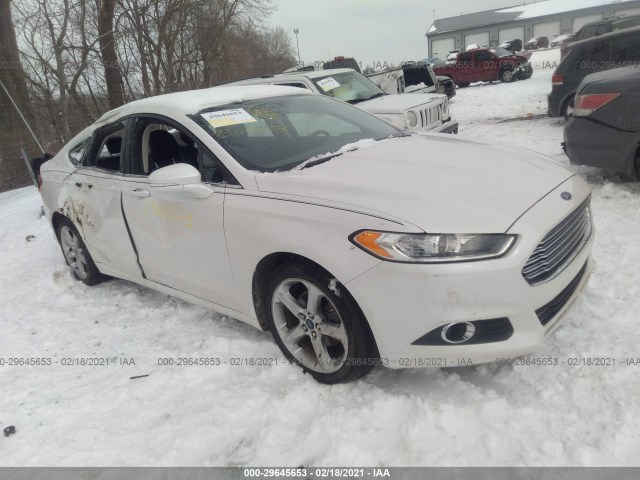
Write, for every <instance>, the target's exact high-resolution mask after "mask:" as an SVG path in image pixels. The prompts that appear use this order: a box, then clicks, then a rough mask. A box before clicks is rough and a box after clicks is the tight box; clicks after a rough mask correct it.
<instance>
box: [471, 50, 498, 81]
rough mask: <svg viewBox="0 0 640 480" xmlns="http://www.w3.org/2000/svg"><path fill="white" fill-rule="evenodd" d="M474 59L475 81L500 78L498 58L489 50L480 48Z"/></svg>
mask: <svg viewBox="0 0 640 480" xmlns="http://www.w3.org/2000/svg"><path fill="white" fill-rule="evenodd" d="M475 54H476V56H475V59H474V61H473V65H474V68H473V70H474V78H475V80H474V81H488V80H496V79H497V78H498V73H497V70H498V58H497V57H496V56H495V55H494V54H493V53H491V52H489V51H487V50H478V51H477V52H475Z"/></svg>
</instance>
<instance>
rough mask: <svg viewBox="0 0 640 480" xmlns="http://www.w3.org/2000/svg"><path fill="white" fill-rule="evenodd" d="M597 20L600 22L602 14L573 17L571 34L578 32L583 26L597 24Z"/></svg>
mask: <svg viewBox="0 0 640 480" xmlns="http://www.w3.org/2000/svg"><path fill="white" fill-rule="evenodd" d="M598 20H602V14H601V13H596V14H594V15H582V16H581V17H573V30H571V31H572V32H573V33H576V32H577V31H578V30H580V29H581V28H582V26H583V25H586V24H587V23H591V22H597V21H598Z"/></svg>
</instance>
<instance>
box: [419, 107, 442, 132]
mask: <svg viewBox="0 0 640 480" xmlns="http://www.w3.org/2000/svg"><path fill="white" fill-rule="evenodd" d="M443 117H444V102H441V103H439V104H437V105H431V106H429V107H427V108H425V109H423V110H420V122H421V126H422V129H423V130H431V129H432V128H435V127H438V126H440V125H442V120H443Z"/></svg>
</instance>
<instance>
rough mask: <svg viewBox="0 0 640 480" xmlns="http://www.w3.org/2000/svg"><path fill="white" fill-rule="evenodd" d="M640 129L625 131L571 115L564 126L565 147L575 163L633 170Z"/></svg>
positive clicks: (619, 170) (615, 169) (623, 171)
mask: <svg viewBox="0 0 640 480" xmlns="http://www.w3.org/2000/svg"><path fill="white" fill-rule="evenodd" d="M639 140H640V132H624V131H621V130H618V129H617V128H613V127H610V126H607V125H604V124H602V123H596V122H594V121H591V120H588V119H586V118H579V117H571V118H570V119H569V121H568V122H567V125H566V126H565V128H564V144H563V147H564V150H565V153H566V154H567V156H568V157H569V160H570V161H571V163H572V164H574V165H589V166H592V167H598V168H607V169H610V170H614V171H617V172H622V173H626V174H627V175H631V174H633V169H634V159H635V153H636V148H637V146H638V141H639Z"/></svg>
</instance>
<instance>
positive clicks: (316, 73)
mask: <svg viewBox="0 0 640 480" xmlns="http://www.w3.org/2000/svg"><path fill="white" fill-rule="evenodd" d="M345 72H355V70H354V69H353V68H333V69H327V70H312V71H308V72H290V73H279V74H277V75H274V77H276V78H277V77H288V76H291V75H296V74H298V75H302V76H304V77H308V78H318V77H326V76H327V75H336V74H338V73H345ZM356 73H357V72H356Z"/></svg>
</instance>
